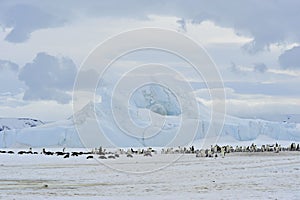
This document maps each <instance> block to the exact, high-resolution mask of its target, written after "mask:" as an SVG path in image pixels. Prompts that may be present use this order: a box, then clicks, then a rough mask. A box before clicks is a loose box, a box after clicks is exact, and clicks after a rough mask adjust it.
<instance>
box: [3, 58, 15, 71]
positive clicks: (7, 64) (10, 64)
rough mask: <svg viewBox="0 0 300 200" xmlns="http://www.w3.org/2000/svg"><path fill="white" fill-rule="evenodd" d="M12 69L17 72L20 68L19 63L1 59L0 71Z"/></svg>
mask: <svg viewBox="0 0 300 200" xmlns="http://www.w3.org/2000/svg"><path fill="white" fill-rule="evenodd" d="M3 70H12V71H15V72H17V71H18V70H19V65H17V64H16V63H14V62H11V61H9V60H0V71H3Z"/></svg>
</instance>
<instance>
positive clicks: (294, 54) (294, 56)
mask: <svg viewBox="0 0 300 200" xmlns="http://www.w3.org/2000/svg"><path fill="white" fill-rule="evenodd" d="M279 63H280V66H281V67H282V68H283V69H300V46H297V47H294V48H292V49H289V50H287V51H285V52H284V53H283V54H281V55H280V56H279Z"/></svg>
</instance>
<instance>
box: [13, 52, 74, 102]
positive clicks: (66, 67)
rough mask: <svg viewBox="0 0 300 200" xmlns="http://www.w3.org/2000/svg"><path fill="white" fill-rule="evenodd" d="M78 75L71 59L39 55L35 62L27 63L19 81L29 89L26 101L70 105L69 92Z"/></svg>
mask: <svg viewBox="0 0 300 200" xmlns="http://www.w3.org/2000/svg"><path fill="white" fill-rule="evenodd" d="M76 73H77V69H76V66H75V64H74V62H73V61H72V60H71V59H69V58H65V57H62V58H58V57H54V56H51V55H48V54H46V53H38V54H37V56H36V57H35V59H34V60H33V62H31V63H27V64H26V65H25V66H24V67H23V68H22V69H21V71H20V74H19V79H20V80H22V81H24V82H25V84H26V86H27V87H28V90H26V91H25V94H24V100H56V101H57V102H59V103H68V102H69V101H70V99H71V96H70V95H69V94H67V91H70V90H71V89H72V88H73V84H74V79H75V76H76Z"/></svg>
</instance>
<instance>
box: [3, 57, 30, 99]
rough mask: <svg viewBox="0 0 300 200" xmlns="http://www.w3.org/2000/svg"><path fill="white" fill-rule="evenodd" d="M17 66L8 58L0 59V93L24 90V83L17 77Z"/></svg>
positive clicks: (5, 93)
mask: <svg viewBox="0 0 300 200" xmlns="http://www.w3.org/2000/svg"><path fill="white" fill-rule="evenodd" d="M18 69H19V66H18V65H17V64H16V63H13V62H11V61H8V60H0V81H1V84H0V95H7V94H10V95H15V94H19V93H21V92H23V91H24V88H25V85H24V84H23V83H22V82H21V81H20V80H19V79H18Z"/></svg>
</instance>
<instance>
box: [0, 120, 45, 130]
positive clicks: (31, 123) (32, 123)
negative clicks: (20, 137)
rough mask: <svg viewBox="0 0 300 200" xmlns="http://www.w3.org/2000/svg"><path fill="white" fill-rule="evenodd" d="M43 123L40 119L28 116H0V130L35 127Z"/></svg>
mask: <svg viewBox="0 0 300 200" xmlns="http://www.w3.org/2000/svg"><path fill="white" fill-rule="evenodd" d="M42 124H44V123H43V122H42V121H40V120H37V119H30V118H0V131H4V130H14V129H23V128H29V127H36V126H40V125H42Z"/></svg>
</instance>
